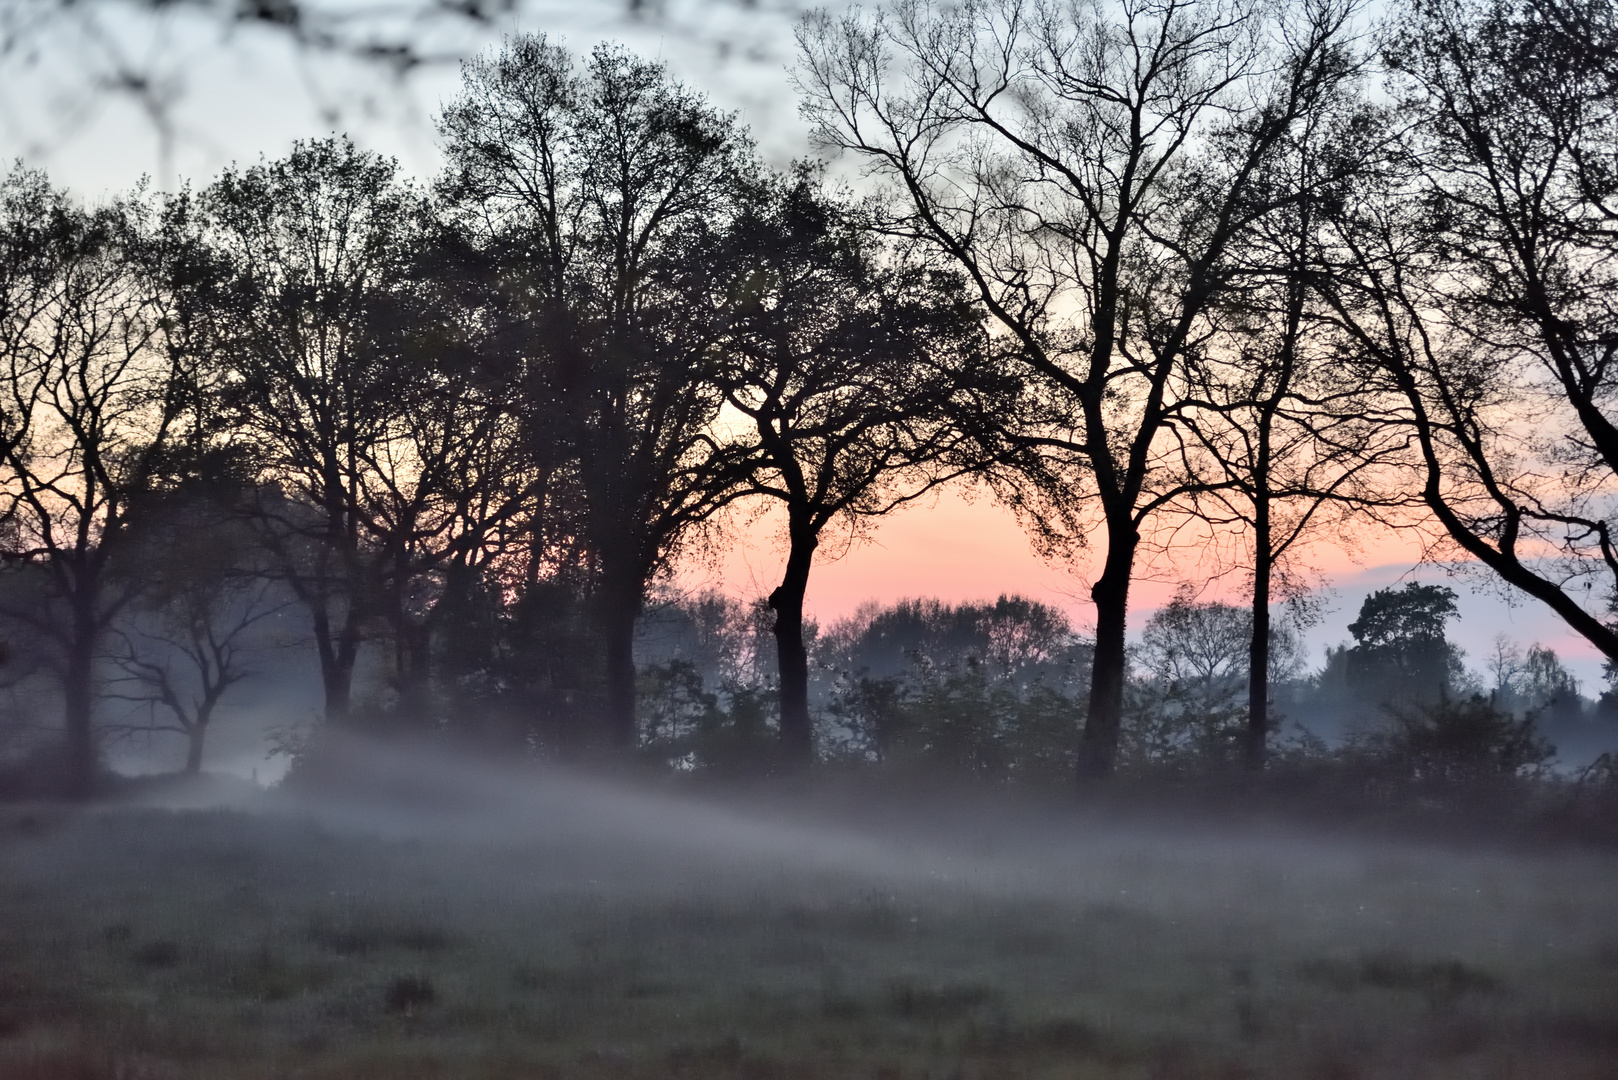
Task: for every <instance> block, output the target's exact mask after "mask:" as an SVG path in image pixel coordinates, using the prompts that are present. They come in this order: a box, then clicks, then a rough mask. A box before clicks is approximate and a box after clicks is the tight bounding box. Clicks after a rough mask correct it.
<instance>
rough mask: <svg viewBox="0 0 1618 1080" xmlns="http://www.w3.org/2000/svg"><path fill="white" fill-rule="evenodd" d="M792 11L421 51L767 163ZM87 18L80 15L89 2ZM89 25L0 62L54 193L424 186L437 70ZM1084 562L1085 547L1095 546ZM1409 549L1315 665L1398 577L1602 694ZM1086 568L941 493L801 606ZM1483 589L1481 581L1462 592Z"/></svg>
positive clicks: (1531, 616) (1476, 632)
mask: <svg viewBox="0 0 1618 1080" xmlns="http://www.w3.org/2000/svg"><path fill="white" fill-rule="evenodd" d="M803 6H805V5H801V4H799V3H797V2H796V0H751V2H749V0H662V2H661V3H656V2H653V3H646V4H643V5H642V8H643V10H645V11H646V12H648V14H645V15H643V16H641V17H632V16H631V15H630V14H629V10H630V9H629V5H628V3H627V2H626V0H582V2H575V3H563V2H559V0H531V2H529V3H527V4H526V5H525V6H524V7H523V8H521V9H520V12H519V14H517V15H515V16H512V17H509V18H505V19H503V20H502V21H500V22H499V23H498V24H497V25H496V26H494V27H492V28H490V29H486V30H476V29H469V28H466V27H464V26H462V27H456V28H442V29H441V30H440V31H437V32H435V33H434V34H433V35H431V36H429V37H428V38H426V39H424V40H425V41H426V43H427V45H428V46H429V47H430V48H432V49H433V50H435V51H438V52H442V53H444V54H445V55H456V54H460V55H465V54H468V53H470V52H473V51H476V50H478V49H479V48H483V47H487V46H489V45H491V44H493V43H494V42H495V41H497V40H498V37H499V34H500V33H510V32H515V31H543V32H545V33H547V34H549V35H551V36H552V37H553V38H560V39H561V40H563V41H564V42H565V43H566V44H567V45H569V46H570V47H571V48H573V49H574V50H575V51H576V52H583V51H586V50H588V49H589V48H590V47H592V46H593V45H594V44H595V43H597V42H599V41H602V40H615V41H620V42H622V43H624V44H626V45H628V46H629V47H631V48H633V49H636V50H637V51H639V52H642V53H643V54H648V55H652V56H656V57H658V58H661V59H662V60H664V61H665V62H666V63H667V64H668V65H669V67H670V69H671V71H672V72H673V74H674V75H675V76H676V77H678V78H681V79H683V80H685V81H687V82H689V83H690V84H692V85H694V86H696V87H698V88H699V89H701V90H702V91H704V92H706V93H707V94H708V95H709V96H710V98H711V99H712V100H713V101H714V102H715V103H716V104H718V105H720V106H721V107H723V108H727V109H733V110H736V111H737V112H738V114H739V115H740V117H741V119H742V120H743V122H744V123H746V124H747V125H748V126H749V127H750V128H751V129H752V131H753V133H754V136H755V137H756V138H757V140H758V142H759V145H760V148H761V150H762V152H763V153H764V155H765V157H766V159H767V160H769V161H770V162H771V163H772V164H776V165H784V164H786V163H788V162H789V161H791V160H793V159H794V158H799V157H803V156H807V155H810V154H811V153H812V147H811V146H810V144H809V140H808V135H807V129H806V127H805V125H804V124H803V123H802V122H801V121H800V120H799V118H798V117H797V115H796V107H795V103H794V101H793V96H792V91H791V87H790V82H789V76H788V73H787V66H788V65H789V64H790V62H791V59H792V55H793V48H794V46H793V41H792V37H791V25H792V21H793V19H794V17H795V15H796V13H797V12H798V11H799V10H801V8H802V7H803ZM90 10H95V9H94V8H93V6H92V7H91V8H90ZM107 10H108V13H107V14H106V15H105V16H103V18H102V19H101V21H100V23H99V24H98V25H97V26H96V27H95V28H94V29H92V30H88V31H87V30H85V29H84V28H83V26H82V25H80V24H63V25H60V26H58V27H56V28H55V29H47V31H46V32H45V33H44V34H42V35H40V36H37V37H36V38H35V39H33V45H32V47H30V48H22V49H14V50H12V52H10V53H9V54H6V55H5V57H4V58H3V59H0V155H4V156H5V157H6V158H22V159H25V160H27V161H28V162H29V163H30V164H32V165H40V166H44V167H45V168H47V169H48V171H49V172H50V174H51V176H52V178H53V180H55V181H56V182H57V183H59V184H65V185H67V186H69V187H71V188H72V189H73V190H75V191H76V192H77V193H79V194H80V195H81V196H82V197H85V198H87V199H91V200H96V199H100V198H105V197H106V196H107V195H109V194H111V193H113V192H117V191H120V190H124V189H127V188H129V187H130V186H132V185H134V184H135V183H137V182H138V181H139V180H140V179H141V178H142V177H143V176H146V177H150V179H151V183H152V184H153V185H154V186H155V187H157V188H160V189H172V188H173V187H174V186H176V184H178V183H179V182H181V179H182V178H190V179H192V180H195V181H197V182H205V181H206V179H207V178H208V177H209V176H211V175H212V174H214V173H215V172H217V171H218V170H219V169H220V168H222V167H223V166H225V165H227V164H229V163H231V162H242V163H248V162H252V161H255V160H257V159H258V158H259V156H260V155H264V156H268V157H274V156H276V155H279V154H282V153H284V152H285V151H286V150H287V149H288V148H289V147H290V145H291V142H292V140H294V139H296V138H300V137H303V138H307V137H313V136H320V135H324V134H327V133H329V132H333V131H338V132H344V133H346V134H349V135H350V136H351V137H353V138H354V139H355V140H356V142H358V143H360V144H361V145H362V146H365V147H367V148H370V149H373V150H377V151H379V152H382V153H386V154H390V155H393V156H395V157H397V158H398V159H399V161H400V164H401V167H402V169H403V170H404V172H406V173H407V174H413V175H416V176H422V177H425V176H429V175H431V174H432V173H433V172H434V171H435V170H436V168H437V165H438V153H437V149H436V145H435V139H434V133H433V129H432V116H433V114H434V112H435V111H436V109H437V107H438V105H439V104H440V103H441V102H443V101H445V100H447V99H448V98H449V97H450V96H452V95H453V93H454V91H455V87H456V82H457V74H456V69H455V67H454V64H453V63H443V64H438V65H429V66H427V67H425V68H423V69H420V70H418V71H417V72H415V73H414V74H412V75H411V76H410V77H409V78H408V79H404V80H400V79H396V78H393V77H391V76H388V75H386V74H384V73H380V72H378V71H377V70H376V69H375V68H374V67H372V66H367V65H363V64H357V63H354V62H352V61H346V60H337V59H332V58H321V57H318V56H315V57H311V56H309V55H306V54H300V53H298V52H297V51H296V50H294V49H291V48H289V47H288V43H287V42H286V41H285V40H284V39H283V38H282V37H280V36H279V35H277V34H274V33H271V32H263V31H238V32H234V33H230V34H227V33H224V32H223V31H221V29H220V28H219V27H218V26H217V25H215V24H211V23H207V22H205V21H202V20H199V19H197V18H195V17H194V16H193V15H188V14H187V13H185V12H183V11H174V12H172V13H170V14H169V15H167V16H165V17H164V19H163V20H162V21H161V22H158V23H153V22H152V21H151V20H150V19H142V20H134V19H131V18H129V17H127V16H125V15H120V14H119V12H118V11H117V9H107ZM120 70H135V71H138V72H140V73H142V75H143V77H144V78H146V79H147V80H148V84H149V85H151V86H153V87H155V88H156V92H157V97H158V98H160V99H161V100H162V101H163V102H165V107H164V108H163V109H161V110H159V111H156V112H153V111H151V110H143V109H142V108H141V107H140V105H139V102H138V100H137V99H136V98H134V97H131V96H129V95H127V94H119V93H109V92H107V91H106V90H105V89H104V88H103V87H104V84H105V83H107V82H109V81H112V80H114V79H115V77H116V76H117V73H118V72H119V71H120ZM776 527H777V526H776V523H775V521H774V519H773V518H769V517H766V518H764V519H763V520H761V521H758V522H755V523H754V524H753V525H752V526H751V527H748V528H741V529H738V530H736V532H737V535H736V536H735V537H734V538H733V540H732V541H731V542H730V543H729V544H727V545H726V548H725V550H724V551H723V552H722V553H720V554H719V555H718V556H716V557H714V558H712V559H710V560H707V561H691V562H689V563H688V564H687V565H686V566H685V567H684V568H683V569H682V571H681V574H680V578H679V580H680V583H681V584H682V585H684V586H685V587H688V588H702V587H718V588H722V589H724V590H726V591H729V592H732V593H735V594H738V595H742V596H762V595H766V594H768V593H769V591H770V589H771V588H773V587H774V585H775V582H776V580H777V575H778V574H779V571H780V567H781V563H782V559H783V557H782V554H781V552H780V549H779V545H778V544H777V543H775V542H774V541H775V529H776ZM1098 550H1099V543H1098ZM1418 558H1419V549H1418V548H1417V546H1416V545H1415V544H1414V543H1413V542H1412V541H1411V540H1410V539H1409V538H1408V537H1402V536H1399V535H1397V534H1391V533H1378V534H1372V535H1369V536H1367V537H1366V538H1365V539H1364V540H1363V542H1362V543H1361V545H1360V551H1359V552H1358V553H1357V554H1356V555H1355V556H1354V557H1352V558H1351V557H1350V556H1349V555H1347V554H1345V553H1342V552H1338V551H1334V550H1331V549H1327V548H1322V549H1320V550H1318V551H1316V552H1315V553H1313V556H1312V564H1313V566H1314V568H1315V569H1316V570H1317V571H1319V572H1320V575H1321V578H1322V581H1323V583H1324V584H1325V585H1326V586H1327V587H1328V588H1329V590H1330V592H1329V594H1328V603H1327V610H1326V612H1325V617H1324V619H1323V620H1322V622H1321V623H1320V625H1318V626H1317V627H1315V628H1314V629H1313V630H1312V631H1311V632H1310V634H1309V635H1308V640H1309V642H1310V644H1311V645H1312V646H1313V649H1314V659H1315V661H1316V662H1317V663H1318V662H1319V660H1320V659H1321V652H1322V650H1323V648H1324V647H1325V646H1327V645H1332V644H1337V643H1340V642H1342V641H1345V640H1347V638H1348V634H1347V631H1346V625H1347V623H1348V622H1349V621H1350V620H1352V619H1353V617H1354V615H1355V613H1356V612H1357V610H1358V608H1359V604H1360V601H1361V600H1362V599H1363V598H1364V596H1365V595H1366V593H1367V592H1369V591H1370V590H1372V589H1375V588H1383V587H1387V586H1389V585H1396V584H1399V583H1401V582H1403V581H1405V580H1422V581H1433V582H1443V583H1447V584H1450V585H1451V586H1452V587H1454V588H1455V589H1456V591H1457V592H1458V593H1459V594H1460V597H1461V599H1460V605H1461V609H1462V618H1461V619H1460V620H1459V622H1458V623H1457V624H1455V625H1454V627H1453V628H1452V637H1453V639H1454V640H1456V641H1457V642H1458V643H1459V644H1460V645H1461V646H1462V647H1463V648H1464V649H1465V650H1466V651H1467V653H1468V658H1469V662H1470V664H1471V666H1473V667H1474V668H1476V669H1479V670H1481V669H1482V667H1483V665H1484V658H1485V656H1486V655H1487V653H1488V652H1489V651H1490V648H1491V645H1492V642H1493V639H1494V638H1495V636H1496V635H1498V634H1506V635H1508V636H1510V637H1512V638H1514V639H1516V640H1517V641H1519V642H1520V643H1521V644H1523V645H1524V646H1526V645H1528V644H1530V643H1533V642H1540V643H1543V644H1546V645H1549V646H1551V647H1552V648H1555V649H1556V651H1557V652H1558V653H1559V654H1560V655H1561V656H1562V657H1563V658H1564V660H1565V661H1567V662H1568V664H1569V667H1570V668H1571V669H1572V670H1573V671H1574V673H1575V674H1576V675H1578V676H1579V677H1580V679H1581V680H1582V682H1583V685H1584V689H1585V692H1586V693H1590V694H1594V693H1596V692H1599V689H1600V685H1601V684H1600V662H1599V659H1598V658H1597V655H1596V653H1595V651H1594V650H1593V649H1592V648H1591V647H1590V646H1589V645H1588V644H1586V643H1585V642H1584V641H1583V640H1582V639H1580V638H1578V637H1576V636H1575V635H1573V634H1572V633H1571V632H1569V631H1568V630H1567V629H1566V628H1565V626H1564V625H1563V624H1562V623H1561V622H1560V621H1559V620H1557V619H1556V618H1555V617H1554V616H1553V615H1551V614H1550V612H1549V611H1548V610H1547V609H1544V608H1542V607H1541V606H1539V605H1537V604H1536V603H1534V602H1532V601H1528V600H1521V601H1518V602H1516V603H1515V604H1512V603H1507V602H1506V600H1505V599H1504V597H1503V593H1502V591H1501V590H1500V589H1499V588H1498V587H1494V586H1492V585H1491V584H1490V583H1488V582H1487V580H1486V579H1485V578H1483V577H1482V576H1481V575H1462V577H1461V578H1460V579H1456V578H1454V577H1452V576H1451V575H1448V574H1446V573H1445V571H1444V570H1442V569H1440V568H1433V567H1420V568H1418V567H1417V566H1416V565H1415V564H1416V562H1417V560H1418ZM1090 572H1091V567H1090V566H1089V565H1088V564H1087V563H1084V562H1081V563H1080V564H1078V565H1073V566H1059V565H1052V564H1050V563H1047V562H1045V561H1044V560H1042V559H1040V558H1039V557H1038V556H1037V555H1035V554H1034V552H1033V551H1032V550H1031V549H1030V546H1029V544H1028V541H1027V539H1026V537H1025V536H1024V534H1023V532H1022V530H1021V529H1020V527H1019V526H1018V524H1017V522H1016V521H1015V520H1014V519H1013V518H1012V517H1011V515H1010V514H1009V513H1007V512H1006V511H1004V510H1002V509H1000V508H998V507H996V506H995V505H994V504H993V502H992V501H991V500H989V499H988V498H986V497H977V498H968V497H966V496H964V495H963V494H961V493H959V492H946V493H943V494H940V495H939V496H938V497H937V498H935V499H932V500H929V501H924V502H922V503H919V504H915V505H912V506H910V507H908V508H906V509H904V510H902V511H899V512H897V513H895V514H894V515H892V517H891V518H889V519H888V520H886V521H884V522H883V523H882V524H881V526H880V527H879V528H878V529H877V530H876V531H875V532H874V534H873V535H872V536H871V537H869V538H868V539H866V540H865V541H862V542H859V543H855V544H852V545H850V544H847V543H843V542H840V541H839V540H837V539H829V540H828V541H827V542H826V543H825V545H824V546H823V548H822V552H821V555H820V557H819V559H818V560H817V563H816V567H815V570H814V574H813V577H812V579H811V582H810V591H809V600H808V602H809V609H810V612H811V614H812V615H813V616H815V617H816V618H818V619H819V620H820V621H821V622H823V623H830V622H832V621H835V620H836V619H838V618H842V617H844V616H847V615H849V614H851V613H853V612H854V611H855V609H856V608H858V607H859V606H860V605H861V604H862V603H865V602H868V601H876V602H882V603H888V602H892V601H894V600H898V599H901V598H905V597H913V596H936V597H939V598H942V599H945V600H949V601H953V602H959V601H964V600H982V599H993V598H994V597H995V596H996V595H998V594H1000V593H1022V594H1024V595H1027V596H1030V597H1033V598H1036V599H1040V600H1044V601H1046V602H1048V603H1052V604H1055V605H1057V606H1059V607H1062V608H1063V609H1064V610H1066V611H1068V612H1069V614H1070V616H1071V617H1072V619H1073V621H1074V623H1075V624H1076V625H1078V626H1080V627H1083V626H1085V625H1086V624H1087V623H1089V622H1090V621H1091V615H1090V609H1089V605H1088V602H1087V596H1088V590H1089V577H1088V575H1089V573H1090ZM1206 576H1207V569H1206V568H1205V567H1200V566H1191V565H1189V564H1182V566H1181V567H1180V572H1179V573H1176V572H1175V571H1174V569H1173V568H1170V569H1169V570H1167V571H1160V572H1158V573H1156V574H1154V575H1151V576H1149V577H1148V579H1147V580H1143V581H1141V582H1140V583H1139V584H1138V585H1137V586H1136V587H1135V589H1134V593H1133V597H1132V612H1133V616H1132V624H1133V625H1134V626H1135V627H1136V628H1137V629H1138V627H1139V626H1140V625H1141V623H1142V622H1143V621H1144V620H1145V618H1147V617H1148V616H1149V615H1150V613H1151V611H1152V610H1153V609H1155V608H1157V607H1159V606H1161V605H1162V604H1163V603H1164V602H1166V601H1167V599H1168V598H1169V597H1170V596H1171V595H1172V594H1173V592H1174V589H1175V587H1176V584H1177V579H1178V578H1180V577H1189V578H1193V579H1197V580H1198V581H1199V584H1200V583H1201V579H1203V578H1206ZM1475 584H1481V586H1482V587H1481V588H1474V585H1475ZM1238 593H1239V579H1238V578H1237V577H1235V576H1232V577H1230V578H1228V579H1225V580H1222V581H1214V582H1212V583H1210V584H1208V585H1206V587H1205V588H1204V591H1203V593H1202V595H1203V596H1204V597H1206V598H1210V599H1230V600H1236V599H1239V596H1238Z"/></svg>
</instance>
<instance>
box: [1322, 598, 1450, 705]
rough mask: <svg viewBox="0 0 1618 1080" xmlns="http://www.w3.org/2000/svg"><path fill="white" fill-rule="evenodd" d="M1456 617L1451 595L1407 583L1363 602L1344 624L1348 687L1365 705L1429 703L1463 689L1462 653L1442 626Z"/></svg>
mask: <svg viewBox="0 0 1618 1080" xmlns="http://www.w3.org/2000/svg"><path fill="white" fill-rule="evenodd" d="M1458 614H1459V613H1458V612H1457V610H1456V608H1455V590H1453V589H1450V588H1447V587H1445V586H1443V585H1422V584H1420V583H1418V582H1414V581H1412V582H1408V583H1406V584H1405V586H1404V587H1403V588H1400V589H1379V590H1377V591H1376V592H1373V593H1371V594H1370V595H1369V596H1367V597H1366V598H1365V602H1364V603H1362V604H1361V605H1360V611H1359V616H1358V617H1357V618H1356V619H1355V620H1354V621H1353V622H1351V623H1349V624H1348V632H1349V633H1350V634H1352V635H1354V645H1353V646H1352V647H1351V648H1349V649H1348V650H1347V651H1346V652H1345V653H1344V654H1342V656H1343V661H1342V662H1343V663H1344V664H1345V680H1346V683H1347V685H1348V687H1349V688H1350V689H1351V690H1353V691H1355V692H1356V693H1358V694H1360V695H1362V696H1363V697H1364V698H1365V699H1366V700H1371V701H1388V702H1398V703H1409V702H1431V701H1434V700H1437V699H1438V698H1439V697H1441V696H1443V695H1446V694H1450V693H1452V692H1453V691H1455V690H1457V689H1458V688H1460V687H1461V685H1462V684H1463V682H1464V679H1465V675H1466V673H1465V669H1464V668H1463V667H1462V665H1461V651H1460V649H1459V648H1457V647H1456V646H1455V645H1452V644H1451V643H1450V641H1449V639H1448V637H1447V636H1446V633H1445V625H1446V624H1447V623H1448V622H1449V620H1450V619H1453V618H1455V617H1456V616H1457V615H1458Z"/></svg>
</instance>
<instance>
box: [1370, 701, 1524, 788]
mask: <svg viewBox="0 0 1618 1080" xmlns="http://www.w3.org/2000/svg"><path fill="white" fill-rule="evenodd" d="M1394 718H1395V721H1396V724H1395V727H1394V728H1393V729H1392V730H1391V732H1389V733H1385V734H1383V735H1382V736H1381V740H1380V741H1381V746H1380V749H1381V750H1382V752H1383V753H1384V754H1386V755H1387V756H1388V757H1389V758H1390V759H1391V761H1392V762H1393V763H1394V764H1395V765H1396V766H1397V767H1399V768H1400V769H1403V770H1408V771H1409V772H1410V773H1411V774H1412V775H1413V776H1414V777H1415V778H1417V779H1422V780H1470V779H1481V778H1486V777H1491V776H1493V777H1499V776H1516V775H1519V774H1521V773H1524V772H1527V771H1529V770H1532V769H1535V768H1538V767H1540V766H1543V765H1544V764H1545V763H1546V762H1547V761H1549V760H1550V759H1551V758H1552V757H1553V756H1554V755H1555V753H1556V748H1555V747H1553V746H1552V745H1551V744H1550V743H1548V742H1546V741H1545V740H1544V739H1542V738H1540V736H1539V733H1538V732H1537V731H1536V730H1535V726H1534V718H1533V717H1532V716H1527V717H1524V718H1522V719H1516V718H1513V717H1512V715H1511V714H1510V713H1508V712H1505V711H1503V710H1501V709H1500V708H1498V707H1497V706H1496V705H1495V704H1494V703H1492V702H1490V701H1489V699H1487V698H1485V697H1483V696H1482V695H1480V694H1472V695H1470V696H1468V697H1465V698H1463V699H1460V700H1451V699H1450V698H1449V697H1448V696H1443V697H1440V698H1439V699H1438V700H1437V701H1436V702H1433V703H1431V704H1428V705H1424V706H1418V707H1417V708H1414V709H1400V710H1397V711H1396V712H1395V713H1394Z"/></svg>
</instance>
